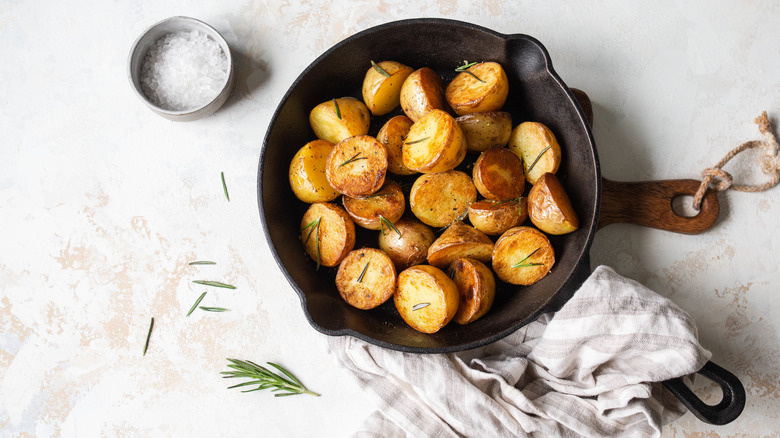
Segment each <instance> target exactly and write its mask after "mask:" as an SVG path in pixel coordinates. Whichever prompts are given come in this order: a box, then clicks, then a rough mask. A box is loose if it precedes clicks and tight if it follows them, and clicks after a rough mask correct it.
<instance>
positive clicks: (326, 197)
mask: <svg viewBox="0 0 780 438" xmlns="http://www.w3.org/2000/svg"><path fill="white" fill-rule="evenodd" d="M332 149H333V143H331V142H329V141H325V140H314V141H311V142H309V143H306V144H305V145H304V146H303V147H302V148H300V149H299V150H298V152H296V153H295V156H294V157H293V159H292V161H291V162H290V171H289V172H288V175H289V178H290V187H292V190H293V193H295V196H296V197H297V198H298V199H300V200H301V201H303V202H307V203H309V204H312V203H314V202H328V201H332V200H334V199H336V198H337V197H338V196H339V192H338V191H336V189H334V188H333V187H332V186H331V185H330V183H329V182H328V179H327V178H326V177H325V163H326V162H327V161H328V154H330V151H331V150H332Z"/></svg>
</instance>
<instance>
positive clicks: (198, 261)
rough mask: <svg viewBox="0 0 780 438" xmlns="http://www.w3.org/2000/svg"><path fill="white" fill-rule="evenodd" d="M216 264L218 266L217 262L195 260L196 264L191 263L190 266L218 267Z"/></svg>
mask: <svg viewBox="0 0 780 438" xmlns="http://www.w3.org/2000/svg"><path fill="white" fill-rule="evenodd" d="M216 264H217V262H212V261H209V260H195V261H194V262H190V263H189V265H190V266H194V265H216Z"/></svg>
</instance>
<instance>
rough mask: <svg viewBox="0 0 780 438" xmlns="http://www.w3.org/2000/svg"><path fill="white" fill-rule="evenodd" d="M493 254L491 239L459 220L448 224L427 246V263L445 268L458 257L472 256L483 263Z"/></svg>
mask: <svg viewBox="0 0 780 438" xmlns="http://www.w3.org/2000/svg"><path fill="white" fill-rule="evenodd" d="M492 256H493V241H492V240H490V238H489V237H488V236H486V235H485V233H483V232H482V231H479V230H478V229H476V228H474V227H472V226H471V225H466V224H464V223H463V222H461V221H457V222H454V223H453V224H452V225H450V226H449V227H448V228H447V229H446V230H444V232H443V233H441V236H439V238H438V239H436V240H434V241H433V244H431V247H430V248H428V264H430V265H433V266H436V267H437V268H441V269H447V268H448V267H449V266H450V265H451V264H452V262H454V261H455V260H457V259H460V258H472V259H475V260H479V261H481V262H483V263H488V262H490V258H491V257H492Z"/></svg>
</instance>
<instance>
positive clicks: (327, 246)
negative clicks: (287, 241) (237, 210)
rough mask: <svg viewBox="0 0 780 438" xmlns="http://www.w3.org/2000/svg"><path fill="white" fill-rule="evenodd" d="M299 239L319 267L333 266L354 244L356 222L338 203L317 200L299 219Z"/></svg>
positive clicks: (339, 261)
mask: <svg viewBox="0 0 780 438" xmlns="http://www.w3.org/2000/svg"><path fill="white" fill-rule="evenodd" d="M300 239H301V241H302V242H303V247H304V249H305V250H306V253H307V254H308V255H309V257H311V258H312V260H315V261H316V262H317V266H318V267H319V265H322V266H336V265H338V264H339V263H341V261H342V260H343V259H344V257H346V256H347V254H349V252H350V251H352V249H353V248H354V247H355V223H354V222H352V219H351V218H350V217H349V215H348V214H347V212H346V211H344V209H343V208H341V207H339V206H338V205H336V204H332V203H329V202H317V203H315V204H311V205H310V206H309V209H308V210H306V213H304V215H303V218H302V219H301V235H300Z"/></svg>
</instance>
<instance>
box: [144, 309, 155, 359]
mask: <svg viewBox="0 0 780 438" xmlns="http://www.w3.org/2000/svg"><path fill="white" fill-rule="evenodd" d="M152 327H154V317H152V321H151V322H150V323H149V332H148V333H146V342H145V343H144V354H143V355H144V356H146V350H147V349H148V348H149V338H151V337H152Z"/></svg>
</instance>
